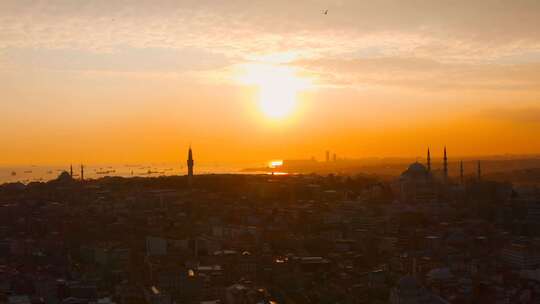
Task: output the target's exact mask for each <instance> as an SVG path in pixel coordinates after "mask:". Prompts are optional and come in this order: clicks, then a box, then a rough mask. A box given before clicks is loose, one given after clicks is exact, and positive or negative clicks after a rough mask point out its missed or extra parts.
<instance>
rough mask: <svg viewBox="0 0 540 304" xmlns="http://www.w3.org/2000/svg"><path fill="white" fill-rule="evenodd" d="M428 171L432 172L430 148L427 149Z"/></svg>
mask: <svg viewBox="0 0 540 304" xmlns="http://www.w3.org/2000/svg"><path fill="white" fill-rule="evenodd" d="M427 171H428V172H431V154H429V148H427Z"/></svg>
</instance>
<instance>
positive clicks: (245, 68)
mask: <svg viewBox="0 0 540 304" xmlns="http://www.w3.org/2000/svg"><path fill="white" fill-rule="evenodd" d="M325 10H328V14H324V13H323V12H324V11H325ZM0 92H2V93H1V96H2V102H0V112H1V113H2V114H3V116H2V123H1V124H0V126H2V127H1V128H0V138H2V152H1V153H0V164H3V165H8V164H69V163H74V164H78V163H85V164H99V163H115V164H123V163H145V162H146V163H148V162H156V161H157V162H168V163H179V164H183V163H184V162H185V157H186V153H187V147H188V146H189V145H190V144H192V146H193V147H194V153H195V161H196V164H199V163H201V164H202V163H211V162H216V161H217V162H221V163H257V162H264V161H269V160H272V159H283V158H286V159H305V158H309V157H310V156H315V157H317V158H318V159H323V157H324V155H323V153H324V151H326V150H330V151H332V152H335V153H337V154H338V155H339V156H346V157H350V158H361V157H375V156H380V157H399V156H407V157H417V156H420V157H421V156H424V154H425V150H426V148H427V146H430V147H432V155H433V156H435V157H439V156H440V155H442V147H443V146H444V145H446V146H448V149H449V156H450V158H452V157H458V156H459V157H463V156H476V155H502V154H507V153H509V154H514V155H533V154H540V140H537V138H538V134H540V132H539V131H540V2H538V1H532V0H531V1H526V0H523V1H489V0H481V1H472V2H471V1H464V0H463V1H452V2H442V1H419V0H418V1H397V0H396V1H390V0H388V1H386V0H384V1H377V2H373V1H355V0H350V1H347V0H328V1H322V0H313V1H294V2H290V1H281V0H280V1H240V0H238V1H222V2H216V1H195V0H185V1H165V0H164V1H136V2H129V3H128V2H123V1H91V2H78V1H67V0H66V1H61V0H58V1H10V0H7V1H2V2H0Z"/></svg>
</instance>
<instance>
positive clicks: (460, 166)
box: [459, 161, 463, 185]
mask: <svg viewBox="0 0 540 304" xmlns="http://www.w3.org/2000/svg"><path fill="white" fill-rule="evenodd" d="M459 181H460V183H461V184H462V185H463V161H460V162H459Z"/></svg>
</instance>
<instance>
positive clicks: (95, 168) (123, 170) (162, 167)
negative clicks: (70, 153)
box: [0, 163, 253, 184]
mask: <svg viewBox="0 0 540 304" xmlns="http://www.w3.org/2000/svg"><path fill="white" fill-rule="evenodd" d="M243 168H246V165H245V164H244V165H238V164H218V163H213V164H195V173H196V174H225V173H230V174H242V173H244V172H242V169H243ZM64 171H66V172H69V171H70V166H69V165H68V166H40V165H26V166H24V165H18V166H0V184H4V183H14V182H21V183H24V184H28V183H30V182H46V181H49V180H53V179H56V178H57V177H58V176H59V175H60V174H61V173H62V172H64ZM186 173H187V166H186V165H180V164H169V163H152V164H106V165H104V164H101V165H85V166H84V178H85V179H97V178H101V177H105V176H121V177H135V176H139V177H159V176H172V175H185V174H186ZM251 173H253V172H251ZM73 178H75V179H77V178H80V165H77V166H75V165H74V166H73Z"/></svg>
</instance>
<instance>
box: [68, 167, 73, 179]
mask: <svg viewBox="0 0 540 304" xmlns="http://www.w3.org/2000/svg"><path fill="white" fill-rule="evenodd" d="M69 176H71V178H73V165H69Z"/></svg>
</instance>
